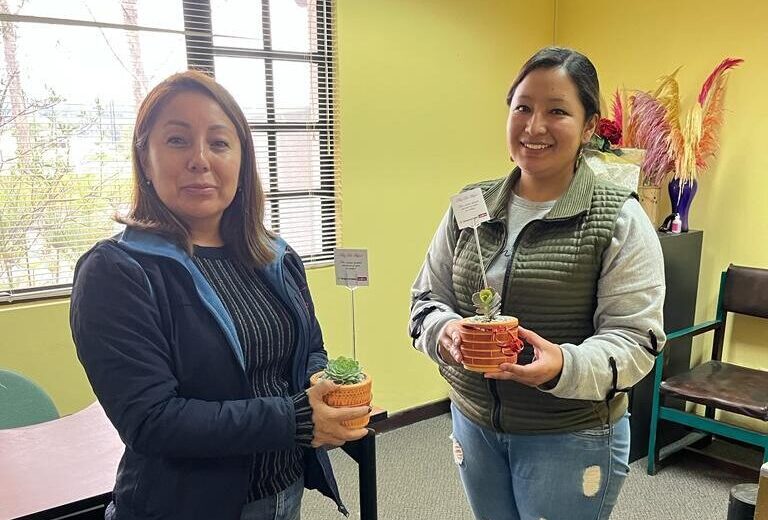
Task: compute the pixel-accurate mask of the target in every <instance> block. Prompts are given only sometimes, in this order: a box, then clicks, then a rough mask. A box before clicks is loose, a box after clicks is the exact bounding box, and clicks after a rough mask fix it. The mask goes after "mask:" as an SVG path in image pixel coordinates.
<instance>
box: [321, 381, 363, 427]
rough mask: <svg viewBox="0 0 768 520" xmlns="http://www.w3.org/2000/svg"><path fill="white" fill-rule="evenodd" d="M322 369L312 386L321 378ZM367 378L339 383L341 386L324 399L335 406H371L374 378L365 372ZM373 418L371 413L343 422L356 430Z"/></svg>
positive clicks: (326, 402)
mask: <svg viewBox="0 0 768 520" xmlns="http://www.w3.org/2000/svg"><path fill="white" fill-rule="evenodd" d="M322 374H323V372H322V371H320V372H317V373H316V374H314V375H313V376H312V377H311V378H310V379H309V382H310V384H311V385H312V386H315V385H316V384H317V382H318V381H319V380H320V376H321V375H322ZM364 375H365V379H363V380H362V381H361V382H359V383H355V384H353V385H339V387H338V388H337V389H336V390H334V391H333V392H330V393H327V394H325V396H323V401H325V404H327V405H328V406H333V407H334V408H354V407H357V406H370V404H371V400H372V399H373V394H372V393H371V385H372V383H373V380H372V379H371V376H369V375H368V374H364ZM370 420H371V414H366V415H364V416H363V417H358V418H357V419H351V420H349V421H342V423H341V424H343V425H344V426H346V427H347V428H349V429H352V430H355V429H358V428H364V427H365V426H366V425H367V424H368V422H369V421H370Z"/></svg>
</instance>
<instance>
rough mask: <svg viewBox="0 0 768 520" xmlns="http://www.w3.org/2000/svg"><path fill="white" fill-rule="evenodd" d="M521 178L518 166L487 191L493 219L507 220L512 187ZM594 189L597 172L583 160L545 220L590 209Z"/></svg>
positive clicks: (487, 202) (566, 216)
mask: <svg viewBox="0 0 768 520" xmlns="http://www.w3.org/2000/svg"><path fill="white" fill-rule="evenodd" d="M519 179H520V168H519V167H516V168H515V169H514V170H512V173H510V174H509V175H507V176H506V177H505V178H503V179H501V181H500V182H498V183H497V184H495V185H493V186H492V187H491V188H490V189H489V190H488V191H487V192H486V193H485V203H486V205H487V206H488V213H489V214H490V215H491V220H500V221H503V222H506V219H507V204H508V201H509V196H510V193H511V192H512V187H513V186H514V185H515V183H517V181H518V180H519ZM594 191H595V174H594V173H593V172H592V170H591V169H590V168H589V166H588V165H587V162H586V161H581V164H580V165H579V168H578V169H577V170H576V173H575V174H574V175H573V179H571V184H570V185H569V186H568V189H567V190H566V191H565V193H564V194H563V196H562V197H560V198H559V199H558V200H557V202H556V203H555V205H554V206H553V207H552V209H551V210H550V211H549V213H547V214H546V215H545V216H544V220H556V219H566V218H570V217H574V216H576V215H578V214H580V213H584V212H585V211H587V210H589V207H590V205H591V203H592V195H593V193H594Z"/></svg>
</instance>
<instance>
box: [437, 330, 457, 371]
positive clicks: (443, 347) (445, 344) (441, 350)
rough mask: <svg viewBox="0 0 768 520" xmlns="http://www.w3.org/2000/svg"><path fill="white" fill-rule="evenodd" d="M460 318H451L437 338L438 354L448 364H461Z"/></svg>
mask: <svg viewBox="0 0 768 520" xmlns="http://www.w3.org/2000/svg"><path fill="white" fill-rule="evenodd" d="M460 321H461V320H451V321H449V322H448V323H446V324H445V325H444V326H443V330H442V331H441V332H440V337H439V338H438V340H437V345H438V352H437V353H438V355H439V356H440V358H441V359H442V360H443V361H445V362H446V363H448V364H451V365H457V366H461V362H462V360H463V359H464V358H463V357H462V355H461V349H460V348H459V347H460V346H461V334H459V331H460V330H461V325H459V322H460Z"/></svg>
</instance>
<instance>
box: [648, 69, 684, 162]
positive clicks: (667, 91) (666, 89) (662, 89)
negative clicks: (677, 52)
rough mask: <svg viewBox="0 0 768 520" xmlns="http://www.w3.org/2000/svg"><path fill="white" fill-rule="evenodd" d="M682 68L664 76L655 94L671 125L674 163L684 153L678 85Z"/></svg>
mask: <svg viewBox="0 0 768 520" xmlns="http://www.w3.org/2000/svg"><path fill="white" fill-rule="evenodd" d="M681 68H682V67H678V68H677V69H675V70H674V72H672V74H669V75H667V76H662V77H661V78H660V79H659V86H658V87H657V88H656V92H654V93H653V97H655V98H656V99H658V100H659V103H661V105H662V106H663V107H664V110H665V111H666V115H665V116H664V119H665V120H666V121H667V124H668V125H669V135H668V136H667V141H668V142H669V157H670V160H672V161H674V160H675V159H676V158H677V157H680V155H681V154H682V152H683V144H684V143H683V133H682V130H681V127H680V87H679V85H678V83H677V77H676V76H677V73H678V72H679V71H680V69H681Z"/></svg>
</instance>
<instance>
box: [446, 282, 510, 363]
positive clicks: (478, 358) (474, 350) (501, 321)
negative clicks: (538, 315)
mask: <svg viewBox="0 0 768 520" xmlns="http://www.w3.org/2000/svg"><path fill="white" fill-rule="evenodd" d="M472 303H473V304H474V305H475V308H476V310H477V315H476V316H470V317H468V318H464V319H463V320H461V321H460V322H459V325H460V331H459V332H460V334H461V355H462V357H463V361H462V362H463V364H464V368H466V369H467V370H471V371H472V372H483V373H485V372H499V371H500V369H499V365H501V364H502V363H517V355H518V353H519V352H520V351H521V350H522V349H523V342H522V341H521V340H520V339H519V338H518V337H517V327H518V321H517V318H515V317H513V316H504V315H501V314H499V311H500V310H501V296H499V294H498V293H497V292H496V291H495V290H494V289H492V288H490V287H487V288H485V289H482V290H480V291H478V292H476V293H474V294H473V295H472Z"/></svg>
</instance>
